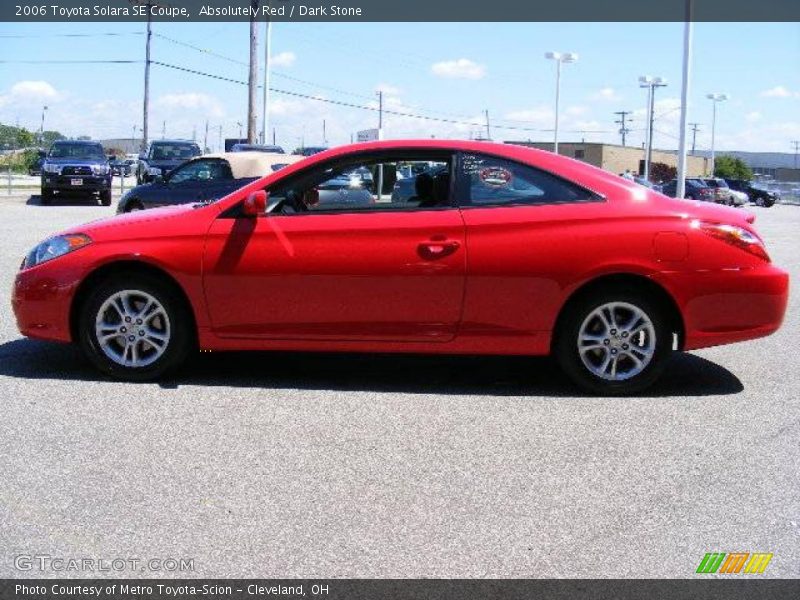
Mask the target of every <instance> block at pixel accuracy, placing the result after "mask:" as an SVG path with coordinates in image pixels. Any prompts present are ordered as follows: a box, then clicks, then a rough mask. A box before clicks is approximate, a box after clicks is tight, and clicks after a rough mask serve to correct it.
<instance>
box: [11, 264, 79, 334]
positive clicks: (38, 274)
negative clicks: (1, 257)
mask: <svg viewBox="0 0 800 600" xmlns="http://www.w3.org/2000/svg"><path fill="white" fill-rule="evenodd" d="M62 258H66V257H62ZM55 260H56V261H57V262H60V261H61V259H55ZM79 277H80V276H79V275H78V273H77V271H73V270H72V269H70V268H67V269H66V270H63V271H62V270H61V269H56V268H53V265H50V264H48V263H44V264H42V265H39V266H38V267H33V268H32V269H28V270H25V271H20V272H19V273H17V276H16V278H15V280H14V287H13V290H12V293H11V308H12V309H13V311H14V316H15V317H16V320H17V329H19V332H20V333H21V334H22V335H24V336H26V337H31V338H37V339H42V340H49V341H55V342H69V341H71V337H72V336H71V334H70V326H69V311H70V306H71V304H72V298H73V296H74V294H75V290H76V289H77V287H78V281H80V279H79Z"/></svg>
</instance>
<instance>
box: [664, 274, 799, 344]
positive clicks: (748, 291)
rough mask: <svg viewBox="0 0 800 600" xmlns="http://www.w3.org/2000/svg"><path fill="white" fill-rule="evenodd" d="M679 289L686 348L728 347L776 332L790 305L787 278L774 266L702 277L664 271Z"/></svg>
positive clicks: (667, 283)
mask: <svg viewBox="0 0 800 600" xmlns="http://www.w3.org/2000/svg"><path fill="white" fill-rule="evenodd" d="M659 279H661V281H660V282H661V283H662V284H663V285H664V286H665V287H666V288H667V289H670V290H673V291H674V290H678V291H677V293H675V295H676V300H677V302H678V305H679V308H680V310H681V313H682V314H683V321H684V344H683V347H684V349H685V350H697V349H698V348H707V347H709V346H718V345H721V344H730V343H733V342H741V341H744V340H751V339H755V338H759V337H764V336H767V335H770V334H772V333H774V332H775V331H777V330H778V328H780V326H781V324H782V323H783V318H784V315H785V313H786V305H787V303H788V301H789V275H788V273H786V272H785V271H783V270H781V269H779V268H777V267H774V266H772V265H764V266H763V267H759V268H755V269H731V270H722V271H713V272H704V273H662V274H659V276H657V277H656V280H659Z"/></svg>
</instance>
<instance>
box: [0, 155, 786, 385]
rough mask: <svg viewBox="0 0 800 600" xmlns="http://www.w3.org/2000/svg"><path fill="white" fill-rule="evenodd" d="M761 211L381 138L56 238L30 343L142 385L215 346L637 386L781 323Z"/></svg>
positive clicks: (34, 266)
mask: <svg viewBox="0 0 800 600" xmlns="http://www.w3.org/2000/svg"><path fill="white" fill-rule="evenodd" d="M365 173H366V174H368V175H369V176H366V175H364V174H365ZM409 178H413V186H412V187H413V193H411V194H410V195H409V194H407V193H404V194H392V192H393V190H394V188H396V187H399V186H401V185H402V186H403V187H404V189H408V190H411V187H409V185H408V184H409V182H408V181H403V180H404V179H405V180H408V179H409ZM331 181H336V182H339V184H337V186H334V187H331V186H326V184H327V183H328V182H331ZM341 182H344V183H341ZM329 187H330V188H331V189H337V190H341V191H340V192H336V194H339V193H340V194H341V197H339V196H337V195H336V194H333V195H331V194H330V193H327V195H325V196H324V200H321V198H322V197H323V196H322V195H321V190H326V189H328V188H329ZM348 188H352V189H358V190H360V192H359V193H360V194H365V193H367V194H369V196H370V201H369V202H363V203H352V202H349V201H348V199H349V198H350V197H351V196H352V195H353V194H352V193H351V192H352V190H349V189H348ZM337 199H339V200H340V201H339V200H337ZM752 222H753V216H752V215H750V214H749V213H747V212H744V211H741V210H738V209H733V208H728V207H723V206H718V205H714V204H709V203H702V202H693V201H687V200H675V199H671V198H667V197H666V196H663V195H661V194H659V193H656V192H653V191H651V190H648V189H646V188H644V187H642V186H639V185H637V184H635V183H633V182H629V181H627V180H625V179H622V178H620V177H618V176H616V175H614V174H611V173H607V172H605V171H602V170H600V169H596V168H594V167H591V166H589V165H586V164H584V163H581V162H578V161H575V160H571V159H568V158H564V157H561V156H556V155H554V154H552V153H549V152H542V151H537V150H532V149H527V148H522V147H518V146H513V145H501V144H490V143H484V142H466V141H440V140H424V141H389V142H374V143H364V144H358V145H351V146H345V147H340V148H336V149H332V150H327V151H325V152H321V153H319V154H316V155H314V156H313V157H310V158H307V159H305V160H303V161H300V162H298V163H295V164H292V165H290V166H288V167H286V168H285V169H282V170H280V171H278V172H276V173H271V174H269V175H267V176H266V177H264V178H263V179H260V180H258V181H256V182H254V183H252V184H250V185H248V186H246V187H244V188H242V189H240V190H238V191H236V192H234V193H232V194H230V195H228V196H226V197H224V198H222V199H220V200H218V201H216V202H213V203H199V204H191V205H184V206H177V207H169V208H160V209H154V210H148V211H142V212H138V213H134V214H127V215H119V216H116V217H112V218H109V219H105V220H102V221H95V222H93V223H89V224H87V225H83V226H81V227H76V228H73V229H70V230H68V231H66V232H64V233H61V234H59V235H56V236H54V237H51V238H49V239H47V240H45V241H44V242H42V243H41V244H39V245H38V246H37V247H36V248H34V249H33V250H32V251H31V252H30V254H29V255H28V256H27V257H26V258H25V260H24V262H23V263H22V267H21V269H20V272H19V274H18V275H17V278H16V282H15V286H14V293H13V307H14V311H15V313H16V317H17V323H18V326H19V329H20V331H21V332H22V333H23V334H24V335H26V336H30V337H35V338H41V339H45V340H53V341H60V342H76V343H78V344H80V346H81V347H82V348H83V351H84V352H85V353H86V355H87V357H88V358H89V360H91V361H92V362H93V363H94V364H95V365H96V366H97V367H98V368H99V369H100V370H101V371H103V372H104V373H106V374H108V375H111V376H113V377H118V378H120V379H127V380H136V381H140V380H149V379H153V378H156V377H159V376H161V375H162V374H163V373H165V372H166V371H168V370H170V369H173V368H175V367H177V366H178V365H179V364H180V363H181V362H183V361H184V359H186V357H187V356H188V355H189V354H190V352H191V351H192V350H193V349H198V348H199V349H202V350H213V351H224V350H288V351H291V350H314V351H317V350H319V351H364V352H414V353H451V354H459V353H461V354H505V355H512V354H517V355H544V354H551V353H552V354H553V355H554V356H555V357H556V358H557V360H558V362H559V363H560V365H561V366H562V368H563V369H564V371H566V373H567V374H568V375H569V376H570V377H571V378H572V379H573V380H574V381H575V383H577V384H579V385H580V386H582V387H583V388H585V389H587V390H589V391H591V392H594V393H602V394H623V393H633V392H636V391H639V390H642V389H644V388H645V387H647V386H648V385H650V384H651V383H653V381H655V380H656V378H657V377H658V376H659V375H660V374H661V373H662V372H663V370H664V368H665V366H666V365H667V359H668V358H669V355H670V353H671V352H672V351H674V350H693V349H696V348H703V347H706V346H713V345H717V344H727V343H731V342H739V341H742V340H748V339H753V338H757V337H761V336H765V335H769V334H771V333H772V332H774V331H775V330H777V329H778V327H779V326H780V324H781V321H782V319H783V315H784V311H785V309H786V303H787V295H788V284H789V281H788V275H787V274H786V273H785V272H784V271H782V270H780V269H779V268H777V267H775V266H773V265H772V264H771V262H770V258H769V255H768V254H767V251H766V249H765V247H764V243H763V241H762V240H761V238H760V237H759V236H758V234H757V233H756V232H755V230H754V229H753V226H752Z"/></svg>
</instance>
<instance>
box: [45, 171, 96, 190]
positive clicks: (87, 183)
mask: <svg viewBox="0 0 800 600" xmlns="http://www.w3.org/2000/svg"><path fill="white" fill-rule="evenodd" d="M76 182H80V183H76ZM110 189H111V175H110V174H109V175H104V176H97V175H55V174H46V175H42V190H43V191H44V190H49V191H53V192H58V193H59V194H70V193H84V194H85V193H86V192H105V191H107V190H110Z"/></svg>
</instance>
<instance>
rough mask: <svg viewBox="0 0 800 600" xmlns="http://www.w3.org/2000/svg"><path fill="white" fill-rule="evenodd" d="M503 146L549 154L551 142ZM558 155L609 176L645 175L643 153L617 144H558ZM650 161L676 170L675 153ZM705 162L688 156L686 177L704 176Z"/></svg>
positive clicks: (655, 155) (659, 152)
mask: <svg viewBox="0 0 800 600" xmlns="http://www.w3.org/2000/svg"><path fill="white" fill-rule="evenodd" d="M506 144H517V145H519V146H529V147H531V148H538V149H540V150H549V151H551V152H552V150H553V143H552V142H506ZM558 153H559V154H561V155H562V156H569V157H570V158H576V159H578V160H582V161H584V162H587V163H589V164H590V165H594V166H595V167H600V168H601V169H605V170H606V171H611V172H612V173H617V174H619V173H624V172H625V170H626V169H627V170H630V171H631V172H632V173H639V174H642V173H643V172H644V154H645V151H644V150H643V149H642V148H637V147H636V146H619V145H617V144H600V143H595V142H587V143H583V142H559V143H558ZM652 160H653V162H654V163H664V164H666V165H669V166H671V167H675V168H677V167H678V154H677V153H676V152H670V151H664V150H655V149H653V155H652ZM708 163H709V160H708V159H707V158H705V157H702V156H687V157H686V171H687V175H688V176H689V177H700V176H703V175H705V174H706V173H707V172H708V168H709V164H708Z"/></svg>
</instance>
